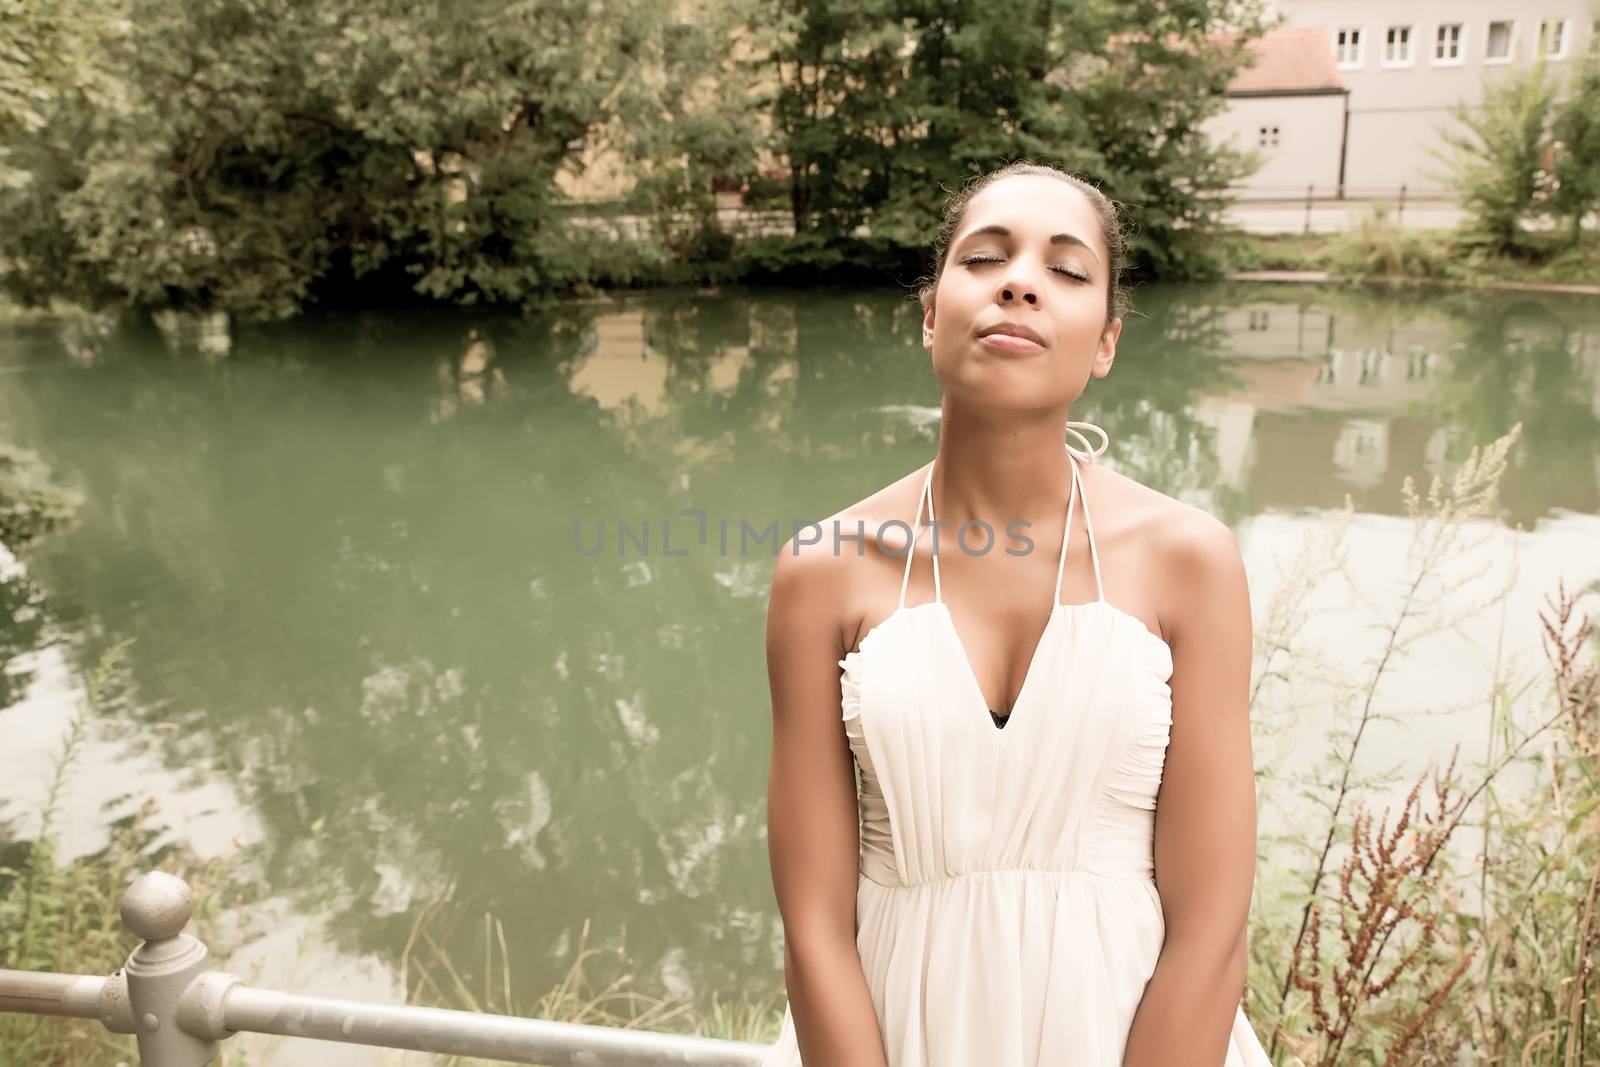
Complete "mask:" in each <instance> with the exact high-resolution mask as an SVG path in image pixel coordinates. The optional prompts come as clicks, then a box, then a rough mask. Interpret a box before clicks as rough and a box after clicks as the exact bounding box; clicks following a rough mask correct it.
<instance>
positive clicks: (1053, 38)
mask: <svg viewBox="0 0 1600 1067" xmlns="http://www.w3.org/2000/svg"><path fill="white" fill-rule="evenodd" d="M775 6H776V5H775ZM1260 18H1261V15H1260V12H1259V10H1258V9H1257V7H1256V6H1255V5H1254V4H1251V3H1243V4H1239V3H1232V2H1223V0H1132V2H1113V0H1088V2H1072V0H1034V2H1033V3H1028V4H1024V5H1022V6H1020V7H1019V6H1017V5H993V4H981V3H977V2H974V0H936V2H932V3H929V2H927V0H867V2H866V3H861V2H859V0H851V2H848V3H847V2H844V0H807V2H805V3H803V4H801V5H800V6H798V7H797V8H792V9H791V8H788V7H787V6H785V9H784V10H782V11H777V10H774V11H772V12H771V13H770V14H769V15H768V16H767V18H766V19H764V20H763V23H764V25H766V26H767V27H768V32H767V33H766V34H765V35H764V37H763V42H762V43H763V51H764V56H765V62H766V66H767V69H769V70H770V71H773V72H775V75H776V79H777V82H778V85H777V88H776V90H775V92H774V94H773V99H772V112H771V113H772V119H773V121H772V127H773V149H774V151H775V153H776V154H777V155H779V156H780V157H782V158H784V159H786V160H787V162H788V164H789V169H790V171H791V174H792V187H791V203H792V207H793V211H794V218H795V228H796V231H797V232H798V233H800V234H809V235H816V236H818V237H821V238H823V239H826V240H830V241H838V240H843V239H846V238H849V237H850V236H851V235H853V234H855V233H856V232H857V230H858V228H859V227H866V229H867V231H869V232H870V234H871V235H872V236H873V237H874V238H875V239H877V240H878V241H880V242H882V243H884V244H886V245H889V246H897V247H900V248H913V249H917V250H921V249H924V248H926V247H927V246H928V245H929V244H930V243H931V241H932V239H933V236H934V233H935V231H936V229H937V226H938V220H939V213H940V209H941V207H942V204H943V200H944V196H945V193H946V189H945V188H944V187H943V185H942V183H948V182H951V181H953V180H956V179H960V178H962V177H965V176H967V175H970V174H973V173H976V172H979V171H983V170H988V169H992V168H993V167H995V166H997V165H1000V164H1002V163H1004V162H1007V161H1009V160H1012V159H1017V158H1023V157H1027V158H1031V159H1033V160H1035V161H1049V162H1055V163H1057V164H1059V165H1063V166H1065V167H1066V168H1068V169H1070V170H1073V171H1075V172H1078V173H1081V174H1084V175H1086V176H1087V177H1089V178H1090V179H1091V180H1097V181H1099V182H1100V183H1101V184H1102V187H1103V188H1104V189H1105V190H1106V192H1107V193H1108V194H1109V195H1111V196H1112V197H1113V198H1115V199H1118V200H1121V201H1123V202H1125V203H1126V204H1127V205H1128V206H1129V209H1130V214H1131V215H1132V216H1133V218H1134V219H1135V220H1136V222H1137V234H1136V237H1135V242H1134V245H1133V251H1134V255H1135V258H1136V259H1137V260H1138V261H1141V262H1143V263H1144V264H1146V265H1151V266H1155V267H1158V268H1159V269H1161V270H1163V271H1165V272H1167V273H1183V272H1184V271H1185V270H1186V269H1191V268H1195V267H1198V266H1199V264H1200V262H1201V260H1202V259H1203V258H1204V255H1205V248H1206V245H1207V240H1206V238H1207V236H1208V234H1209V232H1210V231H1211V230H1212V229H1213V228H1214V227H1215V226H1216V225H1217V223H1218V216H1219V214H1220V210H1221V208H1222V206H1223V203H1222V195H1221V194H1222V192H1223V190H1224V189H1225V187H1226V186H1227V184H1228V183H1229V182H1230V181H1231V180H1232V179H1233V178H1234V177H1235V176H1237V175H1238V174H1240V173H1242V168H1243V160H1242V158H1241V157H1240V156H1239V155H1238V154H1236V153H1234V152H1232V151H1230V150H1227V149H1222V148H1218V147H1216V146H1214V145H1213V144H1212V143H1211V142H1210V140H1209V139H1208V138H1207V137H1206V136H1205V134H1204V133H1203V131H1202V130H1201V128H1200V127H1201V123H1202V122H1203V121H1204V119H1205V118H1207V117H1208V116H1210V115H1211V114H1213V113H1215V112H1216V111H1218V110H1220V109H1221V108H1222V107H1223V106H1224V100H1223V97H1222V90H1223V89H1224V88H1225V86H1226V84H1227V82H1228V80H1229V79H1230V78H1231V77H1232V75H1233V73H1234V71H1236V70H1237V69H1238V67H1239V66H1240V65H1241V64H1242V62H1243V59H1244V54H1243V49H1244V44H1245V41H1246V40H1247V39H1248V38H1249V37H1250V36H1251V35H1253V34H1255V33H1258V32H1259V29H1260Z"/></svg>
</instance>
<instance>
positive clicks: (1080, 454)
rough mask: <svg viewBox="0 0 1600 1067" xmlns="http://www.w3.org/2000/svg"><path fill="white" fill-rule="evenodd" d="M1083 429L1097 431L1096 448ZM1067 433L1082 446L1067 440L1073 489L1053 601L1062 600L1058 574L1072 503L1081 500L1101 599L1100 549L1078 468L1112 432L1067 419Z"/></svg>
mask: <svg viewBox="0 0 1600 1067" xmlns="http://www.w3.org/2000/svg"><path fill="white" fill-rule="evenodd" d="M1084 430H1088V431H1090V432H1091V433H1094V434H1097V435H1099V437H1100V447H1099V448H1095V447H1094V446H1092V445H1091V444H1090V443H1089V439H1088V438H1087V437H1085V436H1084V435H1083V431H1084ZM1067 435H1068V436H1069V437H1072V438H1075V439H1076V440H1077V442H1078V443H1079V444H1080V445H1082V446H1083V447H1082V448H1074V447H1072V445H1071V444H1070V443H1069V444H1068V445H1067V465H1068V466H1069V467H1071V468H1072V489H1071V491H1070V492H1069V493H1068V494H1067V523H1066V529H1065V530H1064V531H1062V534H1061V558H1060V559H1059V560H1057V561H1056V592H1055V600H1054V601H1052V603H1056V604H1059V603H1060V602H1061V576H1062V574H1063V573H1065V571H1066V566H1067V545H1068V544H1070V543H1071V541H1072V513H1073V510H1074V505H1077V504H1079V503H1080V502H1081V503H1082V507H1083V528H1084V532H1086V533H1087V534H1088V535H1089V559H1090V561H1091V562H1092V563H1093V564H1094V589H1095V599H1096V600H1099V601H1102V602H1103V601H1104V600H1105V598H1106V588H1105V583H1104V582H1102V581H1101V578H1100V549H1099V547H1098V546H1097V545H1096V544H1095V540H1094V521H1093V520H1092V519H1091V518H1090V517H1089V497H1088V493H1087V491H1086V490H1085V489H1084V486H1083V473H1082V471H1080V470H1079V464H1080V463H1093V462H1094V461H1095V458H1096V457H1097V456H1099V455H1100V454H1101V453H1103V452H1104V451H1105V450H1106V449H1107V448H1109V447H1110V445H1111V435H1110V434H1108V433H1106V432H1105V431H1104V430H1102V429H1101V428H1100V427H1098V426H1096V425H1095V424H1094V423H1092V422H1069V423H1067Z"/></svg>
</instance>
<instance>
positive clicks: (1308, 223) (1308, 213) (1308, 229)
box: [1305, 184, 1315, 233]
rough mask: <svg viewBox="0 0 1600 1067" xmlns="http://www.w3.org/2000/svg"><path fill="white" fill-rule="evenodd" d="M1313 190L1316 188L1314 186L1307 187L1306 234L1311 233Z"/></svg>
mask: <svg viewBox="0 0 1600 1067" xmlns="http://www.w3.org/2000/svg"><path fill="white" fill-rule="evenodd" d="M1313 188H1315V185H1314V184H1312V185H1307V186H1306V230H1305V232H1306V233H1310V232H1311V190H1312V189H1313Z"/></svg>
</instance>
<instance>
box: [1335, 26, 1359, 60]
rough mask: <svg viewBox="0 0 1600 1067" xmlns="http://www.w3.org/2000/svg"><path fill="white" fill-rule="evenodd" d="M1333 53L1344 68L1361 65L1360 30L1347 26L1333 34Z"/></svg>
mask: <svg viewBox="0 0 1600 1067" xmlns="http://www.w3.org/2000/svg"><path fill="white" fill-rule="evenodd" d="M1333 55H1334V58H1335V59H1337V60H1338V61H1339V66H1340V67H1343V68H1344V69H1346V70H1349V69H1352V68H1354V67H1359V66H1361V30H1360V29H1359V28H1358V27H1354V26H1347V27H1345V28H1344V29H1342V30H1338V31H1336V32H1335V33H1334V35H1333Z"/></svg>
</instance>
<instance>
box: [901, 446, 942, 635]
mask: <svg viewBox="0 0 1600 1067" xmlns="http://www.w3.org/2000/svg"><path fill="white" fill-rule="evenodd" d="M924 501H926V502H927V504H928V521H929V522H930V523H931V522H932V521H933V464H932V463H929V464H928V473H927V475H926V476H925V477H924V478H923V479H922V492H921V493H920V494H919V495H918V496H917V513H916V515H915V516H914V517H913V518H912V520H911V544H910V545H909V546H908V547H907V548H906V569H905V573H904V574H903V575H901V577H900V606H901V607H902V608H903V607H905V606H906V586H907V585H908V584H909V583H910V581H911V560H912V558H913V557H914V556H916V554H917V529H918V527H919V526H920V525H921V523H922V504H923V502H924ZM933 598H934V599H935V600H938V599H940V591H939V554H938V553H937V552H935V553H934V554H933Z"/></svg>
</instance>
